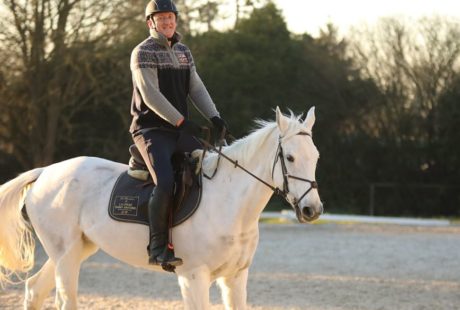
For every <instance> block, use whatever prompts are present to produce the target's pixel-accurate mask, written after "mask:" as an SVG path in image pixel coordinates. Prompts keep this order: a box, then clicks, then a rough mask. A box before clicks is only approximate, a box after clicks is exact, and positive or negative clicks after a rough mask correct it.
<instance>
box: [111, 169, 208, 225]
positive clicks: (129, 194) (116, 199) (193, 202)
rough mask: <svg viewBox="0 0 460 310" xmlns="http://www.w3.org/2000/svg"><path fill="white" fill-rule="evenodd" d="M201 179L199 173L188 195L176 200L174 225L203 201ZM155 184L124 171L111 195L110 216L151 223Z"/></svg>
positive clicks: (115, 218)
mask: <svg viewBox="0 0 460 310" xmlns="http://www.w3.org/2000/svg"><path fill="white" fill-rule="evenodd" d="M201 181H202V180H201V174H199V175H198V176H197V177H196V178H194V181H193V184H192V185H191V187H190V190H189V191H188V195H186V196H185V198H184V199H183V200H182V201H180V202H177V201H175V203H174V204H175V205H174V212H173V226H177V225H179V224H181V223H183V222H184V221H185V220H187V219H188V218H189V217H191V216H192V215H193V213H194V212H195V211H196V209H198V206H199V204H200V201H201V186H200V184H201ZM154 186H155V185H154V184H153V183H152V182H146V181H142V180H138V179H135V178H133V177H131V176H130V175H128V172H127V171H126V172H123V173H122V174H121V175H120V176H119V177H118V180H117V182H116V183H115V186H114V187H113V190H112V194H111V195H110V202H109V215H110V217H111V218H112V219H114V220H116V221H120V222H129V223H138V224H144V225H149V220H148V217H147V207H148V206H147V205H148V201H149V198H150V194H151V193H152V191H153V188H154ZM175 200H177V199H175Z"/></svg>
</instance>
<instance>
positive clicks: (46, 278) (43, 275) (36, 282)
mask: <svg viewBox="0 0 460 310" xmlns="http://www.w3.org/2000/svg"><path fill="white" fill-rule="evenodd" d="M53 288H54V263H53V261H52V260H51V259H48V260H47V261H46V263H45V264H44V265H43V266H42V268H41V269H40V270H39V271H38V272H37V273H36V274H35V275H33V276H32V277H30V278H29V279H27V281H26V292H25V297H24V309H31V310H32V309H40V308H41V306H42V304H43V301H44V300H45V298H46V297H47V296H48V295H49V293H50V292H51V290H52V289H53Z"/></svg>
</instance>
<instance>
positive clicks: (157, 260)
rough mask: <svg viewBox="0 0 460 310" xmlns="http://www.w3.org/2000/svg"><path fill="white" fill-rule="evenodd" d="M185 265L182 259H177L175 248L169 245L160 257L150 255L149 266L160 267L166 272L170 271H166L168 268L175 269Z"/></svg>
mask: <svg viewBox="0 0 460 310" xmlns="http://www.w3.org/2000/svg"><path fill="white" fill-rule="evenodd" d="M183 263H184V262H183V261H182V259H181V258H179V257H175V255H174V248H173V247H172V246H170V245H169V244H167V245H165V247H164V250H163V252H162V253H160V254H158V255H149V265H159V266H161V267H163V269H165V270H166V271H169V270H167V269H166V268H168V267H173V268H175V267H177V266H180V265H182V264H183Z"/></svg>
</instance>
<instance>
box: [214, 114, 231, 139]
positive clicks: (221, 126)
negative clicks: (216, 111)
mask: <svg viewBox="0 0 460 310" xmlns="http://www.w3.org/2000/svg"><path fill="white" fill-rule="evenodd" d="M211 122H212V125H213V126H214V128H216V130H217V137H218V138H225V137H222V133H223V132H224V130H225V133H226V134H229V133H230V132H229V130H228V125H227V123H226V122H225V121H224V120H223V119H221V118H220V117H219V116H214V117H213V118H211Z"/></svg>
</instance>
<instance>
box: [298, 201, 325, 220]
mask: <svg viewBox="0 0 460 310" xmlns="http://www.w3.org/2000/svg"><path fill="white" fill-rule="evenodd" d="M302 214H303V215H304V216H305V217H306V218H313V217H317V216H319V215H321V214H323V204H322V203H319V205H316V206H312V205H307V206H305V207H303V208H302Z"/></svg>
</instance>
